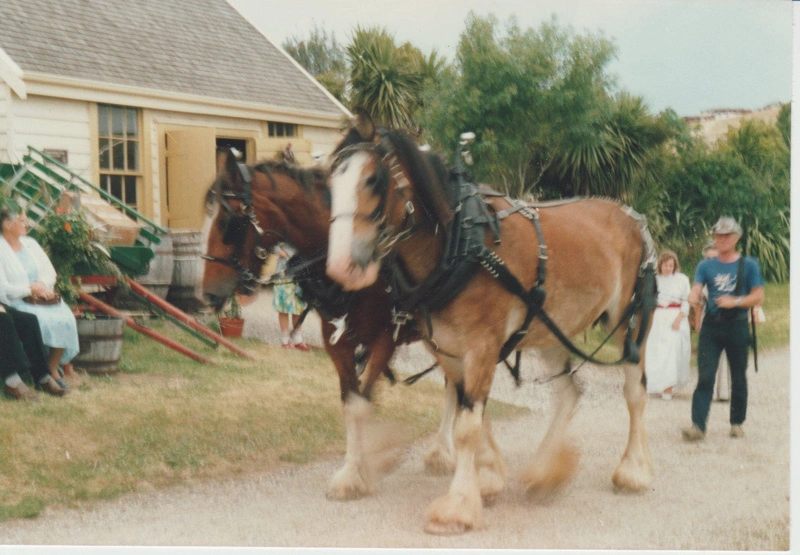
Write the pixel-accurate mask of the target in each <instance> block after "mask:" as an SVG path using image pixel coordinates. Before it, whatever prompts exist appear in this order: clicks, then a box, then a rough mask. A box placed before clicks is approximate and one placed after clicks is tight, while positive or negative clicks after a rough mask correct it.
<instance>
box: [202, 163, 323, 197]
mask: <svg viewBox="0 0 800 555" xmlns="http://www.w3.org/2000/svg"><path fill="white" fill-rule="evenodd" d="M234 164H235V159H234ZM248 168H249V169H250V170H251V171H257V172H260V173H262V174H264V175H266V176H267V177H268V178H269V180H270V181H271V183H272V186H273V188H274V187H275V181H274V178H273V176H272V174H273V173H278V174H283V175H286V176H287V177H289V178H290V179H292V180H293V181H295V182H296V183H297V184H298V185H300V189H302V190H303V191H304V192H305V193H306V194H307V195H312V194H313V193H314V190H315V188H316V186H317V185H319V184H324V183H325V181H326V179H327V177H328V173H327V171H326V170H325V169H323V168H321V167H317V166H315V167H312V168H301V167H298V166H294V165H289V164H287V163H286V162H285V161H283V160H280V161H278V160H261V161H260V162H257V163H255V164H253V165H248ZM238 171H239V168H238V166H235V165H231V164H227V163H226V165H225V169H224V170H223V171H221V172H220V173H219V174H218V175H217V177H216V178H215V179H214V181H213V183H212V184H211V187H209V189H208V191H206V195H205V199H206V207H207V208H208V207H210V206H212V205H213V204H214V203H215V202H217V201H218V200H219V198H220V196H221V194H222V191H229V190H234V189H236V188H237V183H238V182H239V181H240V178H239V174H238ZM234 172H236V173H234ZM323 190H325V191H327V189H326V188H323ZM325 201H326V203H327V204H330V199H329V195H327V194H326V195H325Z"/></svg>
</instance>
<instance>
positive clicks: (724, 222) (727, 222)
mask: <svg viewBox="0 0 800 555" xmlns="http://www.w3.org/2000/svg"><path fill="white" fill-rule="evenodd" d="M711 233H714V234H719V235H727V234H728V233H735V234H736V235H738V236H739V237H741V236H742V227H741V226H740V225H739V224H738V223H736V220H734V219H733V218H731V217H730V216H722V217H721V218H720V219H719V220H717V223H715V224H714V227H712V228H711Z"/></svg>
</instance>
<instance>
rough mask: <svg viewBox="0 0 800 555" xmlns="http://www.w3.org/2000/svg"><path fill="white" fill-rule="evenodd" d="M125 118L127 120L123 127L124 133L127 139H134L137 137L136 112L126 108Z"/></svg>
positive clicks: (137, 123)
mask: <svg viewBox="0 0 800 555" xmlns="http://www.w3.org/2000/svg"><path fill="white" fill-rule="evenodd" d="M125 116H126V118H127V122H126V125H125V131H126V133H127V134H128V138H134V137H138V136H139V121H138V118H137V117H136V110H134V109H133V108H128V109H127V110H125Z"/></svg>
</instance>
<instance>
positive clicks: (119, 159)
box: [113, 140, 125, 170]
mask: <svg viewBox="0 0 800 555" xmlns="http://www.w3.org/2000/svg"><path fill="white" fill-rule="evenodd" d="M113 159H114V169H115V170H124V169H125V141H119V140H115V141H114V153H113Z"/></svg>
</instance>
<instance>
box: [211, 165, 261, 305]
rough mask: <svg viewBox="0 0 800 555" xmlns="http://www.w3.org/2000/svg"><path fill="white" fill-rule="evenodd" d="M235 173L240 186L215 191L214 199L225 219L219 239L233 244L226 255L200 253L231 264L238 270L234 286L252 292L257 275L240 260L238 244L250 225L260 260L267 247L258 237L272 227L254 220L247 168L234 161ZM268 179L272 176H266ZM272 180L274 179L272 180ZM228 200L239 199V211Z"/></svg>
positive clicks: (257, 283) (255, 288)
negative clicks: (240, 181)
mask: <svg viewBox="0 0 800 555" xmlns="http://www.w3.org/2000/svg"><path fill="white" fill-rule="evenodd" d="M237 166H238V168H239V173H240V174H241V177H242V183H243V185H244V186H243V188H242V191H241V192H239V191H222V190H220V191H218V192H217V200H218V202H219V204H220V207H221V208H222V209H223V210H225V213H226V216H227V217H226V220H225V222H224V224H223V229H222V242H223V244H225V245H231V244H233V245H234V250H233V253H232V254H231V255H230V256H229V257H228V258H221V257H217V256H209V255H207V254H204V255H201V258H203V259H205V260H209V261H211V262H216V263H217V264H222V265H224V266H228V267H230V268H233V269H234V270H236V272H238V274H239V282H238V283H237V287H239V288H241V289H242V292H244V293H245V294H247V295H252V294H253V293H255V292H256V290H257V288H258V286H259V285H260V283H261V282H260V281H259V279H258V277H257V276H256V275H255V274H253V272H251V271H250V269H249V268H248V267H247V266H245V265H244V264H242V262H241V258H242V248H243V246H244V239H245V235H246V232H247V228H248V227H249V226H252V227H253V229H254V230H255V232H256V234H257V235H258V241H257V242H256V245H255V247H254V249H255V255H256V257H257V258H258V259H259V260H261V261H262V264H263V263H264V261H265V260H266V259H267V256H268V254H269V253H268V251H267V249H265V248H264V247H262V246H261V244H260V243H261V239H262V238H263V237H264V235H265V234H266V233H268V232H269V233H276V232H274V231H267V232H265V231H264V229H263V228H262V227H261V225H260V224H259V223H258V216H256V212H255V208H254V207H253V184H252V181H251V178H250V169H249V168H248V167H247V166H246V165H245V164H242V163H240V162H239V163H237ZM269 177H270V179H272V176H269ZM273 183H274V180H273ZM229 200H236V201H239V202H241V207H240V208H239V211H238V212H237V211H236V210H234V209H233V207H232V206H231V205H230V203H229V202H228V201H229Z"/></svg>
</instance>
